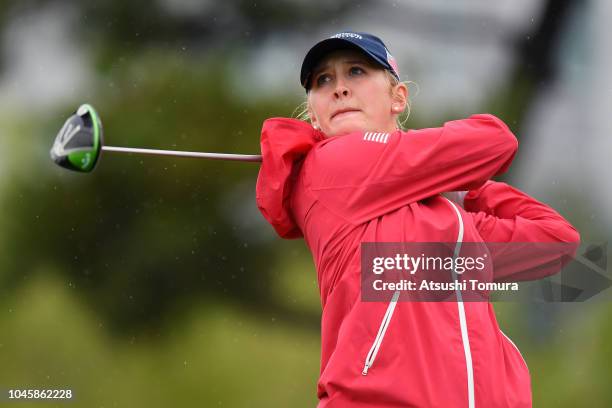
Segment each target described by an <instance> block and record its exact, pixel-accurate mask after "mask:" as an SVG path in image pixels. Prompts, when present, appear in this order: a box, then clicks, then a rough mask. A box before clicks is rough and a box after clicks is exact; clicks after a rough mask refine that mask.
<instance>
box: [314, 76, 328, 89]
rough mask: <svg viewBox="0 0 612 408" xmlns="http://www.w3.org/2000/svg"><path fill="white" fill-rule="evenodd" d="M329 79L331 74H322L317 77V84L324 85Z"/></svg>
mask: <svg viewBox="0 0 612 408" xmlns="http://www.w3.org/2000/svg"><path fill="white" fill-rule="evenodd" d="M328 80H329V75H327V74H321V75H319V76H318V77H317V86H321V85H324V84H325V83H326V82H328Z"/></svg>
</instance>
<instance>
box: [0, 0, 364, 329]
mask: <svg viewBox="0 0 612 408" xmlns="http://www.w3.org/2000/svg"><path fill="white" fill-rule="evenodd" d="M51 3H52V4H54V5H61V6H62V7H65V8H66V10H67V12H74V11H75V10H76V13H77V16H78V17H77V24H74V27H73V30H74V35H75V36H78V37H79V38H81V39H82V41H84V43H85V44H87V46H88V52H89V53H90V56H91V57H93V58H94V61H96V67H97V70H98V78H99V79H100V81H99V82H96V83H93V84H91V88H90V89H84V90H83V92H82V95H83V98H84V99H86V100H88V101H90V102H92V103H93V104H94V106H96V107H97V108H98V110H99V111H100V114H101V116H102V120H103V123H104V127H105V134H106V136H107V137H106V139H107V143H108V144H111V145H120V146H121V145H123V146H145V147H152V148H166V149H168V148H170V149H172V148H174V149H184V150H200V151H232V152H244V153H257V152H258V151H259V143H258V135H259V129H260V127H261V122H262V121H263V120H264V119H265V118H267V117H269V116H272V115H274V114H276V115H284V116H289V115H290V113H291V112H292V111H293V107H294V106H295V105H296V104H297V103H298V101H295V103H294V102H293V101H292V102H290V103H287V101H284V102H283V101H273V102H272V101H271V102H265V101H264V102H258V103H257V104H256V105H255V106H247V105H245V103H244V102H242V101H241V100H240V99H239V98H236V97H235V95H233V94H232V90H231V86H230V84H229V83H228V73H227V66H226V63H227V62H226V61H228V58H229V56H230V55H231V53H232V52H236V51H237V49H239V47H240V46H243V45H244V44H245V42H248V43H249V44H250V42H256V41H258V40H260V39H262V38H263V37H264V36H265V35H266V34H267V33H269V32H270V31H275V30H282V29H284V28H291V29H292V30H295V29H296V28H298V29H299V28H300V27H301V28H303V29H304V30H305V31H308V30H315V29H316V28H317V26H318V25H319V24H324V23H325V22H326V21H329V20H330V19H331V20H333V19H334V18H335V16H338V15H340V14H342V13H344V12H345V11H346V9H347V8H349V7H355V3H354V2H351V1H348V0H341V1H337V2H333V3H329V2H323V1H319V2H317V4H316V5H313V2H300V1H290V0H286V1H281V2H277V1H268V0H263V1H257V2H247V1H233V2H231V1H230V2H201V3H198V2H195V3H194V2H183V1H170V0H167V1H157V2H144V1H119V0H112V1H104V2H79V1H76V0H55V1H43V0H29V1H20V2H16V1H15V2H2V3H1V4H0V24H2V22H3V23H6V22H7V20H8V19H11V18H14V17H16V16H19V15H20V13H23V12H27V11H28V10H33V9H36V8H37V7H42V6H45V5H47V4H51ZM363 4H366V2H361V3H360V5H363ZM360 5H358V6H360ZM296 22H299V26H297V27H296V25H295V23H296ZM2 25H4V24H2ZM237 27H239V29H238V28H237ZM177 44H188V45H189V49H190V51H191V50H193V52H194V53H193V54H191V56H185V55H184V54H181V49H184V48H185V47H177V46H176V45H177ZM200 57H202V58H200ZM203 57H205V59H204V58H203ZM59 108H60V107H58V110H57V114H56V115H54V116H53V117H52V118H49V120H48V121H47V122H46V123H42V124H40V126H38V125H37V124H35V125H34V126H35V127H37V126H38V127H37V128H36V132H37V133H38V134H39V135H41V137H40V138H39V139H38V140H37V143H40V145H44V146H45V147H46V148H48V147H47V145H48V144H49V143H50V142H51V138H52V135H53V134H54V133H55V132H56V131H57V130H58V129H59V126H60V125H61V123H62V121H63V120H64V115H66V114H67V113H68V112H70V111H71V110H72V109H74V107H72V106H71V107H64V108H63V109H59ZM51 168H52V164H51V163H50V162H49V161H47V162H45V163H44V165H43V166H42V167H41V169H40V171H39V173H40V177H37V178H36V179H34V180H26V179H23V180H21V182H15V183H11V185H10V186H9V188H8V189H7V191H6V192H5V193H4V194H3V196H2V199H3V202H1V203H0V205H1V206H2V208H3V210H4V211H5V213H7V214H11V217H10V218H7V219H5V220H4V221H3V234H4V236H5V237H10V239H7V246H6V247H5V248H4V251H5V252H4V253H5V254H6V256H3V257H1V258H0V268H1V270H2V271H3V273H2V275H3V276H2V277H3V280H4V283H5V284H4V285H3V287H4V290H12V289H13V288H15V287H17V286H18V285H20V284H22V283H23V282H24V281H28V280H29V279H30V278H31V275H32V274H35V273H36V271H37V270H40V269H41V267H42V266H43V265H49V264H50V265H52V266H53V267H54V268H55V269H56V270H58V271H61V273H62V274H65V276H66V280H67V285H69V286H70V287H73V288H75V289H77V290H78V292H79V293H81V294H82V295H83V297H84V298H85V299H87V300H88V302H89V304H90V305H91V306H92V307H94V308H95V309H97V310H98V311H100V312H101V313H104V314H105V315H106V316H107V317H108V319H109V323H110V327H112V328H114V329H115V330H116V331H117V332H121V333H126V332H130V331H133V330H154V329H155V328H156V327H158V325H159V324H160V322H162V321H164V318H165V317H166V318H167V314H168V313H174V312H176V310H177V308H179V310H180V305H183V306H184V305H187V304H188V303H189V299H192V298H197V297H200V296H207V297H221V298H230V299H233V300H235V301H237V302H241V303H245V304H247V305H250V306H251V307H252V308H253V309H254V310H258V309H259V310H265V309H268V308H274V310H275V311H276V313H277V314H278V315H279V316H285V317H286V318H287V320H290V321H293V322H295V323H302V324H306V325H307V326H309V327H311V328H316V329H318V313H312V312H303V313H302V312H299V311H296V310H295V309H287V308H285V307H284V306H283V304H282V302H280V303H279V301H278V299H279V296H275V295H274V294H273V293H271V292H272V289H271V288H272V287H273V286H274V285H273V284H272V280H273V277H272V274H273V272H272V271H273V269H274V268H273V266H274V263H275V259H276V254H277V253H278V240H277V239H276V238H274V236H273V235H272V233H271V228H270V227H269V226H267V225H266V224H265V223H264V222H263V218H261V215H260V214H259V212H258V211H257V209H256V207H255V200H254V185H255V180H256V175H257V170H258V165H257V164H251V163H247V164H244V163H223V162H205V161H201V160H181V159H163V158H149V157H146V158H143V157H136V156H133V157H132V158H126V157H118V156H112V155H105V156H104V157H103V158H102V164H101V165H100V166H99V167H98V169H96V171H95V172H94V173H93V174H91V175H87V176H84V175H78V174H70V173H65V172H64V171H63V170H60V169H51ZM255 219H257V220H256V221H255ZM245 225H246V227H245ZM271 240H272V241H271ZM300 244H301V243H300ZM275 247H276V248H275ZM282 248H284V249H285V250H286V248H287V247H286V246H283V247H282ZM297 254H298V258H299V259H303V258H304V256H306V254H307V253H306V251H305V250H301V251H298V252H297Z"/></svg>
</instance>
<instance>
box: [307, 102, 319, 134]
mask: <svg viewBox="0 0 612 408" xmlns="http://www.w3.org/2000/svg"><path fill="white" fill-rule="evenodd" d="M308 117H309V118H310V123H311V124H312V127H313V128H315V129H316V130H319V129H321V128H320V127H319V123H318V121H317V118H316V116H315V115H314V113H312V110H311V109H310V107H309V108H308Z"/></svg>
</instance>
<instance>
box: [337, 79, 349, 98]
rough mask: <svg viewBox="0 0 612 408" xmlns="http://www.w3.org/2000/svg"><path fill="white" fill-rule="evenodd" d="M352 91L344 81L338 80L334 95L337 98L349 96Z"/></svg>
mask: <svg viewBox="0 0 612 408" xmlns="http://www.w3.org/2000/svg"><path fill="white" fill-rule="evenodd" d="M349 93H350V91H349V89H348V87H347V86H346V85H344V83H343V82H342V81H338V82H337V83H336V90H335V92H334V95H335V97H336V98H340V97H341V96H344V97H346V96H348V95H349Z"/></svg>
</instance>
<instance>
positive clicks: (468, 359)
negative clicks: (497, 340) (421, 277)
mask: <svg viewBox="0 0 612 408" xmlns="http://www.w3.org/2000/svg"><path fill="white" fill-rule="evenodd" d="M447 201H448V202H449V203H450V204H451V206H452V207H453V209H454V210H455V213H456V214H457V219H458V220H459V234H458V236H457V244H456V245H455V251H454V255H453V256H454V257H455V258H456V257H457V256H459V252H460V250H461V244H462V243H463V232H464V226H463V219H462V218H461V213H460V212H459V210H458V209H457V206H456V205H455V204H454V203H453V202H452V201H451V200H448V199H447ZM453 273H454V274H455V275H456V272H454V271H453ZM455 293H456V295H457V309H458V312H459V326H460V327H461V341H462V343H463V352H464V354H465V366H466V370H467V386H468V407H469V408H475V406H476V404H475V399H474V367H473V365H472V351H471V349H470V339H469V336H468V330H467V320H466V317H465V307H464V305H463V297H462V296H461V291H460V290H459V289H457V290H456V291H455ZM399 294H400V292H399V291H395V293H394V294H393V298H391V302H389V306H388V307H387V311H386V312H385V316H384V317H383V320H382V322H381V323H380V327H379V328H378V334H377V335H376V339H375V340H374V344H372V347H371V348H370V351H369V353H368V355H367V357H366V361H365V365H364V367H363V370H362V371H361V374H362V375H367V374H368V370H369V369H370V367H372V364H374V360H375V359H376V355H377V354H378V350H379V348H380V344H381V343H382V341H383V338H384V337H385V332H386V331H387V327H389V323H390V322H391V317H392V316H393V311H394V310H395V306H396V305H397V300H398V298H399ZM519 353H520V352H519Z"/></svg>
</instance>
